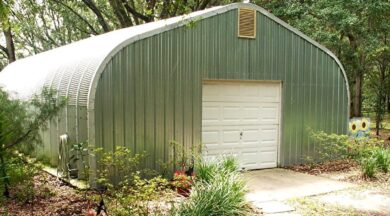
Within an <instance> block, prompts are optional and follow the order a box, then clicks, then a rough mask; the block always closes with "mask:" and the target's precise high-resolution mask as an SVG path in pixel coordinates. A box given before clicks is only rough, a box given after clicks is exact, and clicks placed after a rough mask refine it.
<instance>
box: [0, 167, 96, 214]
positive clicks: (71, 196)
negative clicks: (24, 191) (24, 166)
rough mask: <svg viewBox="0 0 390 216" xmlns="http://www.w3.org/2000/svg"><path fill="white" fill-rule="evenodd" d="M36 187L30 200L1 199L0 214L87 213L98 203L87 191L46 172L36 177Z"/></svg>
mask: <svg viewBox="0 0 390 216" xmlns="http://www.w3.org/2000/svg"><path fill="white" fill-rule="evenodd" d="M34 187H35V191H36V192H35V194H34V198H33V199H32V200H31V201H29V202H20V201H18V200H16V199H12V198H10V199H7V200H3V201H0V215H6V213H8V215H34V216H41V215H42V216H43V215H45V216H49V215H50V216H51V215H60V216H62V215H63V216H65V215H66V216H68V215H87V212H88V209H89V208H94V209H96V204H94V203H91V202H90V201H88V200H87V199H86V197H85V192H82V191H78V190H76V189H74V188H72V187H70V186H68V185H67V184H65V183H64V182H62V181H60V180H58V179H57V178H56V177H53V176H51V175H49V174H47V173H45V172H41V173H39V175H37V176H35V177H34ZM11 196H12V192H11Z"/></svg>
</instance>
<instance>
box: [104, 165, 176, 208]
mask: <svg viewBox="0 0 390 216" xmlns="http://www.w3.org/2000/svg"><path fill="white" fill-rule="evenodd" d="M133 178H134V181H133V182H134V185H133V186H130V187H128V186H123V187H122V188H121V189H120V190H116V191H115V194H113V196H112V197H110V199H109V202H110V203H109V205H110V206H113V208H110V209H111V213H112V214H113V215H151V214H152V215H158V214H161V213H162V212H161V211H162V210H161V208H160V206H159V203H158V202H155V203H154V205H152V203H151V201H153V200H158V199H160V198H161V197H162V194H163V192H164V190H165V189H167V187H168V184H169V183H168V181H167V180H166V179H164V178H162V177H160V176H157V177H154V178H151V179H143V178H141V176H140V173H139V172H136V173H135V174H134V176H133Z"/></svg>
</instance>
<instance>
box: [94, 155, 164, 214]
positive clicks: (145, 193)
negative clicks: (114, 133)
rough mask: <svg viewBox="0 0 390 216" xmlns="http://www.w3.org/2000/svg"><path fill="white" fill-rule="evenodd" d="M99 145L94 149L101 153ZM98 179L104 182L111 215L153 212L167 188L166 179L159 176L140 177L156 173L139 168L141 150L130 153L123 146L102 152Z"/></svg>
mask: <svg viewBox="0 0 390 216" xmlns="http://www.w3.org/2000/svg"><path fill="white" fill-rule="evenodd" d="M101 151H102V149H98V150H96V152H97V153H100V152H101ZM100 156H101V159H100V162H99V166H100V171H99V172H98V183H99V184H100V185H102V186H104V187H105V188H106V189H107V190H106V191H105V195H106V199H105V200H106V201H107V207H108V211H110V214H112V215H151V214H152V215H156V214H159V213H160V210H161V209H160V207H159V203H160V202H152V201H156V200H159V199H161V197H163V193H164V192H165V190H166V189H168V185H169V183H168V180H166V179H164V178H162V177H161V176H156V177H153V178H150V179H147V178H143V177H144V176H147V175H149V174H150V175H154V174H155V173H154V172H152V171H150V170H146V169H141V168H140V166H139V165H140V162H141V160H143V159H144V158H145V155H144V154H133V153H132V152H131V150H130V149H128V148H126V147H116V149H115V151H114V152H106V153H102V154H101V155H100Z"/></svg>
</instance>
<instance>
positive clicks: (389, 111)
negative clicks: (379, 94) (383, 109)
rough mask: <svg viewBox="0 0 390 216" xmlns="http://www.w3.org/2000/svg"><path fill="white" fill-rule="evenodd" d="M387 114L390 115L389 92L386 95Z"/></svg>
mask: <svg viewBox="0 0 390 216" xmlns="http://www.w3.org/2000/svg"><path fill="white" fill-rule="evenodd" d="M387 112H388V113H390V90H389V93H388V95H387Z"/></svg>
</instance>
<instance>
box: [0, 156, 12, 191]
mask: <svg viewBox="0 0 390 216" xmlns="http://www.w3.org/2000/svg"><path fill="white" fill-rule="evenodd" d="M0 171H1V173H0V176H1V177H2V178H3V184H4V192H3V196H4V197H6V198H9V197H10V196H9V180H8V178H7V177H8V176H7V170H6V166H5V161H4V156H3V154H2V153H0Z"/></svg>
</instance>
